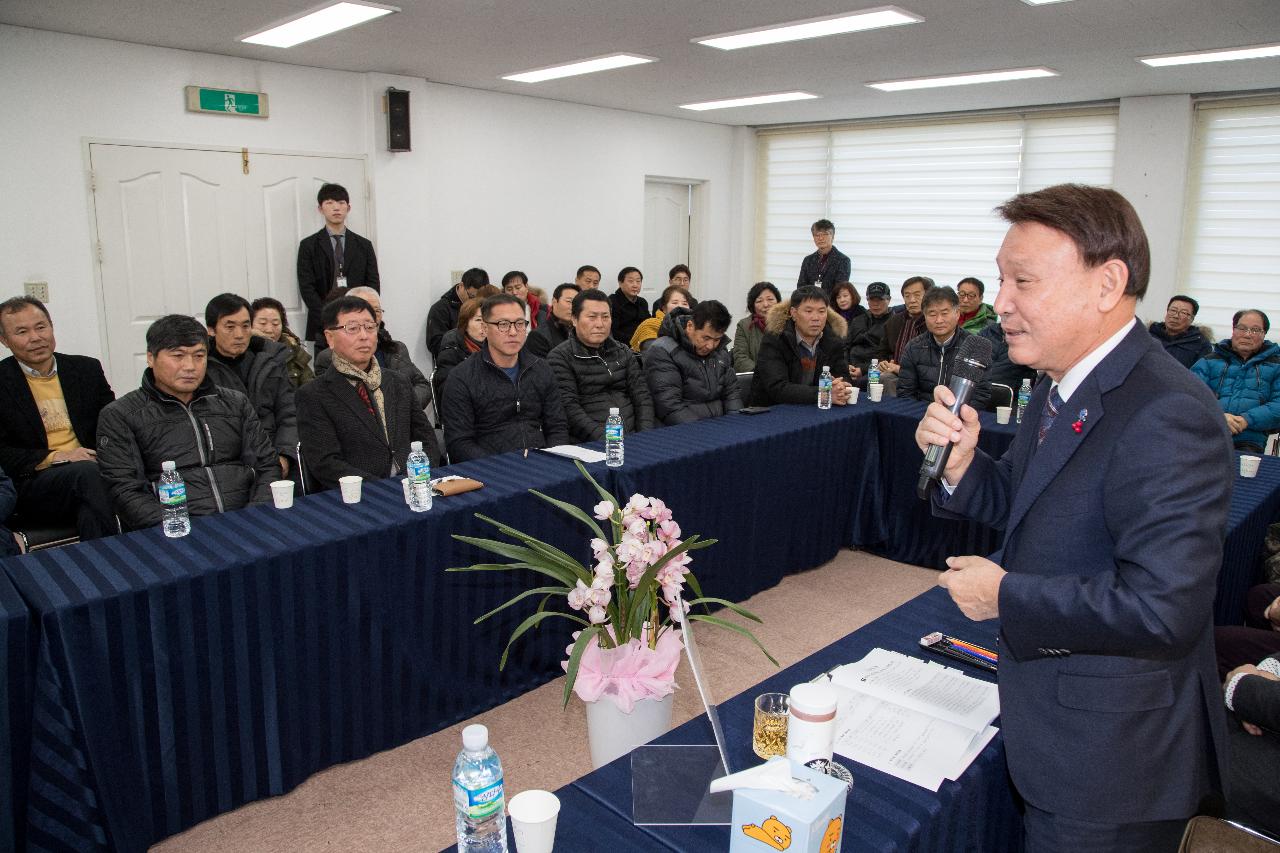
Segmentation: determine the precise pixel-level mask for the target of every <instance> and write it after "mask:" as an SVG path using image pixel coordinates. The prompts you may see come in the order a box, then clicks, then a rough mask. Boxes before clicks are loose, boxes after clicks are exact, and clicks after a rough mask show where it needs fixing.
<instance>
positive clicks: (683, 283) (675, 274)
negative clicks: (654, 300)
mask: <svg viewBox="0 0 1280 853" xmlns="http://www.w3.org/2000/svg"><path fill="white" fill-rule="evenodd" d="M692 282H693V273H692V272H690V271H689V265H688V264H676V265H675V266H674V267H672V268H671V269H670V270H669V271H668V272H667V284H668V285H670V286H672V287H683V288H684V289H685V290H688V289H689V286H690V284H691V283H692Z"/></svg>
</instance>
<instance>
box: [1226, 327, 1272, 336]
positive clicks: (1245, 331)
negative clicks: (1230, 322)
mask: <svg viewBox="0 0 1280 853" xmlns="http://www.w3.org/2000/svg"><path fill="white" fill-rule="evenodd" d="M1232 328H1233V329H1235V330H1236V331H1237V332H1239V333H1240V334H1242V335H1257V336H1258V337H1262V336H1263V335H1265V334H1266V333H1267V330H1266V329H1263V328H1260V327H1258V326H1233V327H1232Z"/></svg>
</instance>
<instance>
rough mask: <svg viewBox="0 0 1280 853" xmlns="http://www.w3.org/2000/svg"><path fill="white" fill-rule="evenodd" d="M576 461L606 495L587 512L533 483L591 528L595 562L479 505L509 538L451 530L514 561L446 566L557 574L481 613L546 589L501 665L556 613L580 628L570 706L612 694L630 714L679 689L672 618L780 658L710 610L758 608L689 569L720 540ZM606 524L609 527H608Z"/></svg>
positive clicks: (571, 656)
mask: <svg viewBox="0 0 1280 853" xmlns="http://www.w3.org/2000/svg"><path fill="white" fill-rule="evenodd" d="M574 464H576V465H577V466H578V470H579V471H581V472H582V475H583V476H584V477H586V478H587V480H588V482H590V483H591V485H592V486H593V487H594V488H595V490H596V491H597V492H598V493H599V495H600V497H601V501H600V502H599V503H597V504H596V505H595V506H594V507H592V510H591V513H590V514H588V513H587V512H586V511H584V510H583V509H581V508H579V507H576V506H574V505H573V504H570V503H567V502H565V501H560V500H557V499H555V498H553V497H550V496H549V495H545V494H543V493H542V492H539V491H536V490H533V489H531V490H530V491H531V492H532V493H533V494H534V495H536V496H538V497H539V498H541V499H542V500H544V501H546V502H547V503H549V504H551V505H552V506H555V507H556V508H558V509H560V510H561V511H563V512H564V513H566V514H567V515H569V516H570V517H572V518H573V519H575V520H577V521H579V522H581V523H582V524H583V525H584V526H585V527H587V529H588V530H590V532H591V533H592V534H594V536H593V538H592V539H591V543H590V547H591V559H592V565H591V566H587V565H584V564H583V563H581V562H579V561H577V560H575V559H574V558H573V557H571V556H570V555H569V554H566V553H565V552H564V551H561V550H560V549H558V548H555V547H553V546H551V545H548V544H546V543H545V542H541V541H539V540H538V539H535V538H534V537H533V536H530V535H529V534H527V533H523V532H521V531H519V530H517V529H515V528H514V527H511V526H510V525H508V524H504V523H503V522H500V521H496V520H495V519H492V518H489V517H488V516H486V515H483V514H480V513H477V514H476V517H477V518H479V519H481V520H482V521H484V522H486V523H488V524H491V525H493V526H494V527H496V528H497V529H498V532H500V533H501V534H502V535H503V536H505V537H507V538H508V539H509V540H512V541H510V542H507V541H501V540H497V539H483V538H478V537H474V536H459V535H455V536H454V537H453V538H454V539H457V540H458V541H460V542H466V543H469V544H471V545H475V546H476V547H478V548H482V549H484V550H486V551H489V552H491V553H493V554H497V555H498V556H500V557H506V558H507V559H509V560H511V561H512V562H508V563H478V564H476V565H473V566H465V567H461V568H452V569H448V571H450V572H481V571H517V570H529V571H533V572H536V573H538V574H541V575H543V576H545V577H548V578H550V579H551V580H553V581H555V584H554V585H549V586H539V587H535V588H533V589H528V590H525V591H524V592H522V593H520V594H519V595H516V596H515V597H513V598H512V599H511V600H510V601H507V602H506V603H505V604H503V605H501V606H499V607H497V608H495V609H493V610H491V611H489V612H488V613H486V614H484V615H483V616H480V617H479V618H477V619H476V620H475V622H476V624H479V623H480V622H483V621H484V620H485V619H488V618H489V617H491V616H493V615H495V614H497V613H500V612H501V611H503V610H506V609H507V608H508V607H511V606H512V605H514V604H517V603H518V602H520V601H522V600H524V599H526V598H532V597H535V596H541V600H540V601H539V602H538V607H537V609H536V610H535V611H534V612H533V613H531V614H530V615H529V616H528V617H527V618H526V619H525V620H524V621H522V622H521V623H520V624H519V626H517V627H516V629H515V630H514V631H513V632H512V633H511V638H510V639H509V640H508V641H507V646H506V648H505V649H504V650H503V652H502V660H501V661H500V663H499V669H502V668H504V667H505V666H506V663H507V656H508V654H509V653H510V651H511V646H512V644H513V643H515V641H516V640H517V639H519V638H520V637H521V636H522V635H523V634H525V633H526V632H527V631H529V630H530V629H532V628H536V627H538V626H539V625H540V624H541V623H542V622H543V621H545V620H547V619H550V618H561V619H567V620H569V621H570V622H573V623H575V624H577V625H579V626H580V630H579V631H576V632H575V633H574V635H573V638H574V639H573V643H572V645H570V646H569V647H568V648H567V649H566V652H567V653H568V659H567V660H566V661H564V662H563V663H562V664H561V665H562V667H563V668H564V670H565V672H566V674H567V675H568V678H567V679H566V682H565V688H564V702H565V704H566V705H567V704H568V703H569V696H570V694H571V693H573V692H576V693H577V694H578V695H579V696H580V697H581V698H582V699H583V700H584V701H588V702H592V701H595V700H596V699H599V698H600V697H601V696H604V695H608V696H610V697H611V698H613V699H614V701H616V702H617V703H618V704H619V706H620V707H621V708H622V709H623V710H624V711H627V712H630V711H631V709H632V707H633V706H634V702H635V700H637V699H640V698H661V697H662V696H665V695H666V694H668V693H670V692H672V690H673V689H674V679H675V670H676V666H677V665H678V664H679V661H680V649H681V639H680V636H679V631H678V630H677V629H676V627H675V626H676V625H679V624H683V623H684V621H685V620H686V619H691V620H696V621H699V622H707V623H710V624H712V625H717V626H719V627H722V628H727V629H729V630H731V631H736V632H738V633H739V634H742V635H744V636H746V637H748V638H750V640H751V641H752V642H753V643H755V644H756V646H758V647H759V648H760V651H762V652H763V653H764V655H765V657H767V658H768V659H769V660H770V661H772V662H773V664H774V666H777V665H778V662H777V660H775V659H774V657H773V656H772V655H770V654H769V652H768V650H767V649H765V647H764V646H763V645H761V644H760V641H759V640H758V639H756V636H755V634H753V633H752V632H751V630H750V629H748V628H746V627H745V626H743V625H739V624H737V623H735V622H731V621H729V620H727V619H724V618H722V617H720V616H717V615H713V614H712V613H710V612H709V611H710V607H711V606H713V605H715V606H719V607H724V608H726V609H728V610H730V611H732V612H734V613H736V614H738V615H739V616H742V617H744V618H746V619H750V620H752V621H754V622H757V623H758V622H760V619H759V617H757V616H756V615H755V614H753V613H751V612H750V611H748V610H747V609H745V608H743V607H740V606H739V605H737V604H734V603H733V602H731V601H726V600H724V599H722V598H712V597H709V596H704V595H703V594H702V589H701V587H700V586H699V585H698V580H697V578H696V577H694V575H693V573H692V572H691V571H690V570H689V564H690V562H691V559H690V556H689V554H690V552H691V551H696V550H698V549H700V548H706V547H708V546H710V545H714V544H715V542H716V540H715V539H702V538H700V537H699V536H698V535H697V534H694V535H692V536H689V537H688V538H681V537H682V531H681V530H680V525H679V524H677V523H676V520H675V518H673V517H672V512H671V510H670V508H668V507H667V505H666V504H665V503H663V502H662V501H661V500H660V499H658V498H650V497H645V496H644V495H632V496H631V498H630V499H629V500H627V501H626V502H622V501H620V500H618V499H617V498H615V497H614V496H613V495H612V494H610V493H609V492H608V491H607V490H606V489H604V488H603V487H601V486H600V484H599V483H597V482H596V480H595V478H593V477H592V476H591V475H590V474H589V473H588V472H587V469H586V468H585V467H583V465H582V463H580V462H575V463H574ZM601 523H604V524H607V525H608V534H606V532H605V529H604V528H603V527H602V526H601ZM686 584H687V585H688V587H689V589H690V590H691V591H692V592H693V595H694V598H692V599H689V598H687V596H686V595H685V586H686ZM559 601H563V602H564V603H565V604H567V605H568V609H569V611H571V612H563V611H561V610H553V609H549V607H550V606H551V605H552V604H553V603H556V602H559ZM695 608H701V611H702V612H698V611H697V610H695ZM610 650H613V651H610ZM580 674H581V675H582V677H581V678H579V675H580Z"/></svg>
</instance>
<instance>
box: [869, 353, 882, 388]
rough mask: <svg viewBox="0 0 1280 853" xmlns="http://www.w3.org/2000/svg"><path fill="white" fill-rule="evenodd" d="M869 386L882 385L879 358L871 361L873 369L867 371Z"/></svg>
mask: <svg viewBox="0 0 1280 853" xmlns="http://www.w3.org/2000/svg"><path fill="white" fill-rule="evenodd" d="M867 384H868V385H879V384H880V359H878V358H873V359H871V367H870V368H869V369H868V370H867Z"/></svg>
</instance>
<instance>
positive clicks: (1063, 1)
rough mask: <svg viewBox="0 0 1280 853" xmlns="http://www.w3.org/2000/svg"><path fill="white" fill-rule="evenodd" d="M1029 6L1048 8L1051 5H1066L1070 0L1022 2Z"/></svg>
mask: <svg viewBox="0 0 1280 853" xmlns="http://www.w3.org/2000/svg"><path fill="white" fill-rule="evenodd" d="M1022 2H1023V3H1026V4H1027V5H1028V6H1048V5H1049V4H1050V3H1066V2H1068V0H1022Z"/></svg>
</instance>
